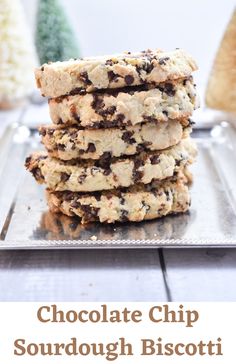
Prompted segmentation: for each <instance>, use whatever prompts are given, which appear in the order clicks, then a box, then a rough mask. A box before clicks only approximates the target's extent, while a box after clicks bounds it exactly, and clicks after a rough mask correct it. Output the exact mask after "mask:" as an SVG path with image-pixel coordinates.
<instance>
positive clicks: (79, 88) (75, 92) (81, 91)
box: [69, 87, 86, 96]
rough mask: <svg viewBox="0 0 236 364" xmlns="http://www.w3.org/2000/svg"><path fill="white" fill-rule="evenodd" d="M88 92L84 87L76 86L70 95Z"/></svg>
mask: <svg viewBox="0 0 236 364" xmlns="http://www.w3.org/2000/svg"><path fill="white" fill-rule="evenodd" d="M85 94H86V90H85V89H84V88H83V87H76V88H74V89H73V90H71V91H70V93H69V95H71V96H74V95H85Z"/></svg>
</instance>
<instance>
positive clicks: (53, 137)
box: [40, 120, 191, 160]
mask: <svg viewBox="0 0 236 364" xmlns="http://www.w3.org/2000/svg"><path fill="white" fill-rule="evenodd" d="M190 125H191V121H190V120H183V121H182V122H181V121H177V120H168V121H163V122H161V123H155V122H150V123H147V124H138V125H135V126H127V127H126V128H125V127H123V128H120V129H119V128H109V129H97V130H94V129H84V130H79V129H78V128H76V127H73V126H72V127H70V128H65V129H64V128H63V129H62V128H60V127H58V126H55V125H54V126H53V125H48V126H43V127H41V128H40V134H41V135H42V142H43V144H44V145H45V147H46V149H47V150H48V153H49V155H50V156H51V157H55V158H59V159H61V160H71V159H77V158H81V159H99V158H100V157H103V156H104V154H106V155H107V156H110V157H121V156H124V155H133V154H136V153H140V152H141V151H143V150H146V151H148V150H149V151H154V150H162V149H166V148H169V147H171V146H173V145H176V144H177V143H179V142H180V140H181V139H182V138H183V137H186V136H188V135H189V133H190V131H191V126H190Z"/></svg>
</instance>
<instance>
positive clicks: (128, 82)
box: [125, 75, 134, 85]
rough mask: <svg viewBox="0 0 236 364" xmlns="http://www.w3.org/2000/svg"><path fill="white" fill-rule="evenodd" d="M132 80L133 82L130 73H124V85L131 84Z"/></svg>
mask: <svg viewBox="0 0 236 364" xmlns="http://www.w3.org/2000/svg"><path fill="white" fill-rule="evenodd" d="M133 82H134V77H133V76H132V75H126V76H125V83H126V85H132V83H133Z"/></svg>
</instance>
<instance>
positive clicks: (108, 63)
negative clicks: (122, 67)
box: [105, 59, 113, 66]
mask: <svg viewBox="0 0 236 364" xmlns="http://www.w3.org/2000/svg"><path fill="white" fill-rule="evenodd" d="M105 65H106V66H112V65H113V62H112V60H111V59H107V60H106V62H105Z"/></svg>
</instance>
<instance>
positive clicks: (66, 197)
mask: <svg viewBox="0 0 236 364" xmlns="http://www.w3.org/2000/svg"><path fill="white" fill-rule="evenodd" d="M74 196H75V194H74V192H70V191H68V192H65V193H64V195H63V197H64V200H65V201H71V200H73V198H74Z"/></svg>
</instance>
